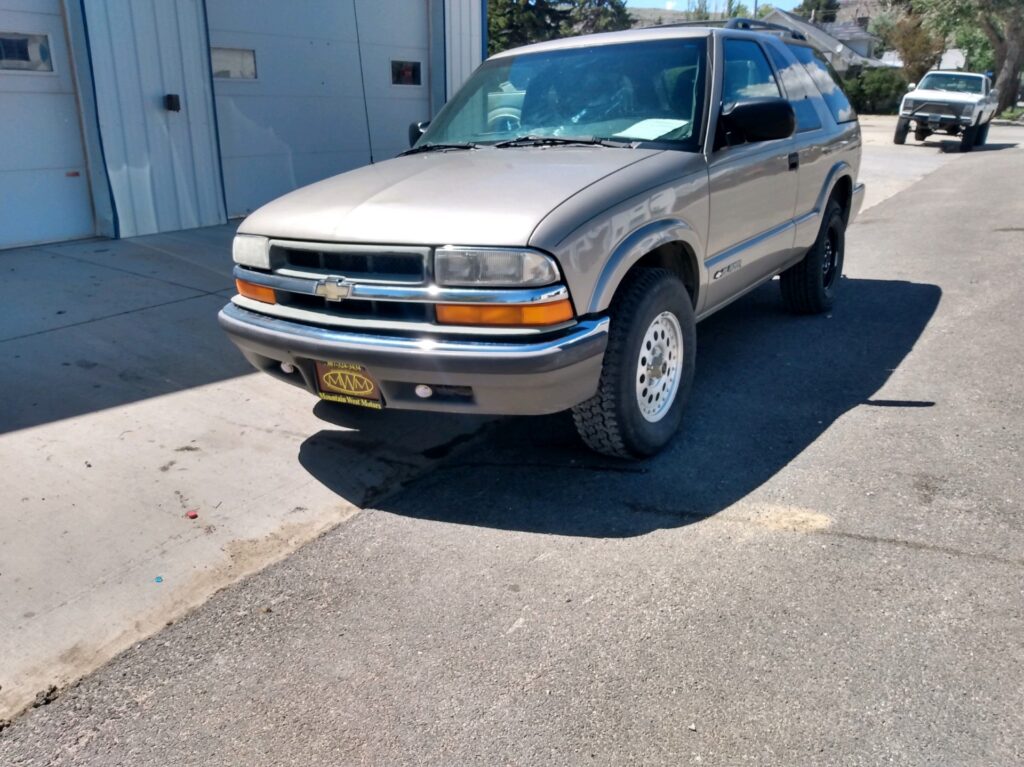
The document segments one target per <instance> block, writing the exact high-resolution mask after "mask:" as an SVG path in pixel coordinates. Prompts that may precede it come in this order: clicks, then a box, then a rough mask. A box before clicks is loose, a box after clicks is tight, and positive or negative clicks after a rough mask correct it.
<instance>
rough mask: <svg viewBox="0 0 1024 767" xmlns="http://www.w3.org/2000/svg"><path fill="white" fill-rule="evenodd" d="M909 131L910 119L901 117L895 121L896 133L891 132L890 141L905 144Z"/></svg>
mask: <svg viewBox="0 0 1024 767" xmlns="http://www.w3.org/2000/svg"><path fill="white" fill-rule="evenodd" d="M909 132H910V120H904V119H903V118H902V117H901V118H900V119H898V120H897V121H896V133H894V134H893V137H892V143H894V144H906V143H907V134H908V133H909Z"/></svg>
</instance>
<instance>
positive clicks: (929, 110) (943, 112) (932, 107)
mask: <svg viewBox="0 0 1024 767" xmlns="http://www.w3.org/2000/svg"><path fill="white" fill-rule="evenodd" d="M914 111H915V112H916V113H917V114H919V115H940V116H946V117H959V116H960V112H961V111H962V107H959V106H951V105H950V104H941V103H938V102H934V101H927V102H925V103H924V104H921V105H920V106H919V107H917V108H916V109H915V110H914Z"/></svg>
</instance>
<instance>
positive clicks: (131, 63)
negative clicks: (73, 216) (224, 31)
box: [0, 0, 225, 237]
mask: <svg viewBox="0 0 1024 767" xmlns="http://www.w3.org/2000/svg"><path fill="white" fill-rule="evenodd" d="M3 1H4V0H0V2H3ZM83 8H84V10H85V16H86V21H87V25H88V29H89V48H90V51H91V54H92V69H93V78H94V80H95V84H96V103H97V108H98V111H99V122H100V133H101V134H102V136H103V153H104V158H105V160H106V164H107V176H108V177H109V179H110V187H111V190H112V191H113V195H114V202H115V205H116V206H117V213H118V220H119V222H120V233H121V236H122V237H131V236H134V235H139V234H151V233H154V232H166V231H172V230H175V229H189V228H192V227H197V226H209V225H211V224H219V223H223V222H224V221H225V216H224V197H223V192H222V189H221V180H220V167H219V162H218V157H217V141H216V128H215V124H214V114H213V94H212V88H211V86H210V69H209V57H208V55H207V50H206V49H207V45H206V18H205V16H204V14H203V3H202V0H84V3H83Z"/></svg>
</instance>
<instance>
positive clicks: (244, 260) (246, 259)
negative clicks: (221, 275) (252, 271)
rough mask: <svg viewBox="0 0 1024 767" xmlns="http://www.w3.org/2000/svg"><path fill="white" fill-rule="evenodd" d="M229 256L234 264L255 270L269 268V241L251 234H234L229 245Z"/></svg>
mask: <svg viewBox="0 0 1024 767" xmlns="http://www.w3.org/2000/svg"><path fill="white" fill-rule="evenodd" d="M231 256H232V258H234V259H235V263H236V264H241V265H242V266H252V267H254V268H256V269H269V268H270V240H269V239H268V238H266V237H255V236H253V235H251V234H236V235H235V239H234V242H232V243H231Z"/></svg>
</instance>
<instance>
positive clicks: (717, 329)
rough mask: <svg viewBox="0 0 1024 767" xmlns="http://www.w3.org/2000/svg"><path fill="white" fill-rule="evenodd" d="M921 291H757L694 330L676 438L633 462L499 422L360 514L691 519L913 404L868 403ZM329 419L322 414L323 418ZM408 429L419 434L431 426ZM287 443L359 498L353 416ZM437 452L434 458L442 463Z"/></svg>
mask: <svg viewBox="0 0 1024 767" xmlns="http://www.w3.org/2000/svg"><path fill="white" fill-rule="evenodd" d="M940 296H941V290H940V289H939V288H938V287H937V286H935V285H928V284H920V283H913V282H902V281H890V280H862V279H844V280H843V284H842V296H841V300H840V302H839V304H838V305H837V307H836V309H835V310H834V311H833V312H832V313H831V314H828V315H823V316H815V317H794V316H791V315H788V314H786V313H785V312H784V311H783V310H782V308H781V305H780V301H779V298H778V288H777V286H776V285H774V284H769V285H765V286H763V287H762V288H760V289H758V290H757V291H754V292H753V293H751V294H750V295H748V296H746V297H745V298H743V299H741V300H740V301H738V302H736V303H735V304H733V305H732V306H730V307H728V308H727V309H725V310H723V311H721V312H719V313H718V314H716V315H714V316H713V317H711V318H709V319H708V320H707V321H705V322H703V323H701V325H700V326H699V328H698V345H699V348H698V353H697V377H696V381H695V385H694V389H693V393H692V396H691V400H690V404H689V406H688V408H687V411H686V414H685V416H684V421H683V428H682V430H681V431H680V433H679V435H678V436H677V437H676V439H675V440H674V441H673V442H672V443H671V444H670V445H669V447H668V448H667V449H666V450H665V451H664V452H663V453H662V454H660V455H659V456H656V457H655V458H652V459H649V460H646V461H641V462H627V461H619V460H614V459H608V458H604V457H601V456H598V455H595V454H593V453H590V452H589V451H587V450H586V449H585V448H584V447H583V446H582V445H581V443H580V442H579V440H578V439H577V437H576V435H575V433H574V430H573V427H572V424H571V419H570V418H569V417H568V415H567V414H560V415H556V416H545V417H537V418H501V419H495V420H492V421H489V422H486V423H484V424H483V425H481V426H480V427H479V429H477V431H476V432H474V433H467V434H464V435H463V436H462V437H460V438H459V439H458V440H457V442H465V441H471V442H472V444H471V445H461V446H460V445H459V444H452V445H448V446H442V447H441V448H440V449H437V448H434V450H435V452H434V453H433V455H432V457H433V458H435V459H441V460H440V463H439V464H436V465H434V466H433V467H432V469H431V470H430V471H428V472H426V473H425V474H423V475H422V476H420V477H419V478H418V479H415V480H413V481H412V482H411V484H410V486H409V487H407V488H406V490H404V491H400V492H398V493H394V494H392V495H389V496H386V497H383V498H381V499H380V500H379V503H375V504H374V507H375V508H378V509H381V510H385V511H388V512H391V513H394V514H400V515H406V516H410V517H416V518H420V519H428V520H436V521H440V522H448V523H455V524H462V525H474V526H482V527H487V528H495V529H501V530H517V531H526V532H533V533H545V534H554V535H568V536H587V537H627V536H636V535H642V534H645V533H648V532H650V531H653V530H657V529H661V528H671V527H679V526H682V525H686V524H689V523H692V522H696V521H699V520H701V519H704V518H706V517H708V516H710V515H713V514H715V513H717V512H718V511H721V510H722V509H724V508H727V507H728V506H730V505H731V504H733V503H734V502H736V501H737V500H739V499H741V498H743V497H744V496H746V495H748V494H749V493H751V492H752V491H753V490H755V489H756V488H757V487H759V486H760V485H762V484H763V483H764V482H766V481H767V480H769V479H770V478H771V477H772V476H774V475H775V474H776V473H777V472H779V471H780V470H781V469H782V468H783V467H785V466H786V465H787V464H789V463H790V462H791V461H793V460H794V459H795V458H796V457H797V456H799V455H800V453H801V452H802V451H803V450H805V449H806V448H807V447H808V446H809V445H811V444H812V443H813V442H814V441H815V440H816V439H817V438H818V437H819V436H821V434H822V433H823V432H825V431H826V430H827V429H828V428H829V426H831V424H832V423H833V422H835V421H836V419H838V418H839V417H840V416H842V415H843V414H844V413H846V412H847V411H849V410H850V409H851V408H855V407H858V406H870V407H895V408H904V407H905V408H922V407H930V406H932V405H934V403H933V402H931V401H930V400H928V398H927V392H925V391H922V392H918V393H917V395H918V396H917V398H916V399H913V400H908V401H901V400H892V399H872V397H873V395H874V394H875V393H876V392H877V391H878V390H879V389H880V388H881V387H882V386H883V385H884V384H885V382H886V381H887V380H888V378H889V376H890V375H891V374H892V372H893V371H894V370H895V369H896V368H897V367H898V366H899V365H900V363H901V362H902V360H903V359H904V357H905V356H906V355H907V354H908V352H909V351H910V350H911V349H912V348H913V346H914V344H915V343H916V342H917V340H918V338H919V337H920V335H921V333H922V332H923V330H924V328H925V327H926V325H927V324H928V322H929V320H930V318H931V317H932V315H933V313H934V312H935V309H936V307H937V305H938V303H939V299H940ZM332 412H336V411H332ZM391 416H392V417H396V418H405V417H412V418H414V419H416V420H417V422H418V423H419V425H420V427H421V428H424V429H429V428H430V423H431V422H432V421H433V419H435V418H443V417H444V416H427V415H425V414H414V415H411V416H410V415H408V414H401V413H393V414H391ZM343 420H344V425H345V427H346V429H355V431H333V430H324V431H322V432H320V433H318V434H316V435H313V436H312V437H310V438H309V439H308V440H306V442H305V443H304V444H303V445H302V446H301V449H300V453H299V462H300V463H301V465H302V466H303V467H305V469H306V470H307V471H308V472H309V473H310V474H311V475H312V476H313V477H315V478H316V479H317V480H319V481H320V482H321V483H323V484H324V485H326V486H327V487H328V488H330V489H331V490H333V491H334V492H336V493H337V494H338V495H340V496H342V497H344V498H346V499H349V500H353V496H357V499H356V500H357V501H358V496H360V494H361V493H362V489H361V486H360V485H359V482H358V476H357V475H358V472H353V471H352V467H351V466H347V465H344V464H339V462H338V460H337V456H338V455H339V451H340V450H341V449H342V448H343V447H348V448H351V447H354V446H356V447H357V446H359V445H360V443H361V442H366V443H367V445H368V446H369V445H370V444H372V443H373V441H374V440H373V438H372V436H366V434H367V433H369V434H371V435H372V433H373V429H374V422H373V419H372V418H369V417H368V415H367V414H364V413H359V414H353V415H352V416H351V417H347V418H344V419H343ZM446 454H450V455H448V456H447V457H446Z"/></svg>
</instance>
